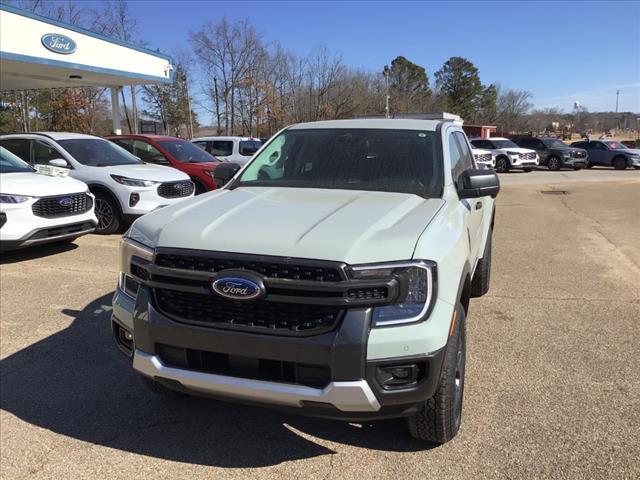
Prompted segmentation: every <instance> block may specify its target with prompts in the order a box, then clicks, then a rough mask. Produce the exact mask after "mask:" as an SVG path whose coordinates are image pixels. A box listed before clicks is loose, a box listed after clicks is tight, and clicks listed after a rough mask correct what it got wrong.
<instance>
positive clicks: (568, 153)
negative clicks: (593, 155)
mask: <svg viewBox="0 0 640 480" xmlns="http://www.w3.org/2000/svg"><path fill="white" fill-rule="evenodd" d="M562 156H563V157H565V158H571V152H562Z"/></svg>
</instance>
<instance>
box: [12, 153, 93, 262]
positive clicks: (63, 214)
mask: <svg viewBox="0 0 640 480" xmlns="http://www.w3.org/2000/svg"><path fill="white" fill-rule="evenodd" d="M51 170H52V172H51V173H53V175H48V174H44V173H37V172H36V171H34V169H33V168H32V167H31V166H30V165H29V164H27V163H26V162H23V161H22V160H20V158H18V157H17V156H15V155H14V154H13V153H11V152H10V151H9V150H7V149H5V148H2V147H0V192H1V193H0V248H1V249H2V250H10V249H13V248H20V247H28V246H31V245H37V244H40V243H50V242H60V241H73V240H75V239H76V238H78V237H79V236H81V235H84V234H85V233H90V232H92V231H93V230H94V229H95V227H96V225H97V223H98V220H97V218H96V216H95V213H94V197H93V195H92V194H91V193H89V190H88V188H87V185H86V184H84V183H83V182H80V181H78V180H74V179H73V178H69V177H68V176H66V174H65V173H66V172H65V171H64V170H63V171H62V173H61V175H64V176H58V175H56V172H55V170H54V169H51Z"/></svg>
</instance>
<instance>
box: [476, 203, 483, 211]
mask: <svg viewBox="0 0 640 480" xmlns="http://www.w3.org/2000/svg"><path fill="white" fill-rule="evenodd" d="M481 208H482V202H476V210H480V209H481Z"/></svg>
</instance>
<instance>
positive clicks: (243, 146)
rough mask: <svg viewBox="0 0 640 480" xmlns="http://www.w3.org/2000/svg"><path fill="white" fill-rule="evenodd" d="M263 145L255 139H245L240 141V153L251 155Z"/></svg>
mask: <svg viewBox="0 0 640 480" xmlns="http://www.w3.org/2000/svg"><path fill="white" fill-rule="evenodd" d="M261 146H262V143H261V142H257V141H254V140H243V141H241V142H240V155H243V156H245V157H250V156H251V155H253V154H254V153H256V152H257V151H258V150H259V149H260V147H261Z"/></svg>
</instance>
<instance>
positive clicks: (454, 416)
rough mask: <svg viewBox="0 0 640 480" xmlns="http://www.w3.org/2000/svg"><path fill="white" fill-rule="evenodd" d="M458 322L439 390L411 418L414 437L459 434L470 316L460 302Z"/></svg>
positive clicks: (440, 440)
mask: <svg viewBox="0 0 640 480" xmlns="http://www.w3.org/2000/svg"><path fill="white" fill-rule="evenodd" d="M456 309H457V314H456V323H455V326H454V328H453V333H452V334H451V336H450V337H449V342H448V343H447V347H446V352H445V356H444V361H443V363H442V370H441V371H440V380H439V381H438V389H437V390H436V393H435V395H434V396H433V398H430V399H429V400H427V401H425V402H424V405H423V409H422V410H421V411H420V412H418V413H414V414H413V415H412V416H410V417H407V426H408V427H409V433H410V434H411V436H412V437H413V438H417V439H420V440H426V441H428V442H433V443H446V442H448V441H449V440H451V439H452V438H453V437H455V436H456V434H457V433H458V430H459V429H460V423H461V420H462V399H463V394H464V367H465V356H466V319H465V312H464V308H462V305H461V304H460V303H458V305H457V307H456Z"/></svg>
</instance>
